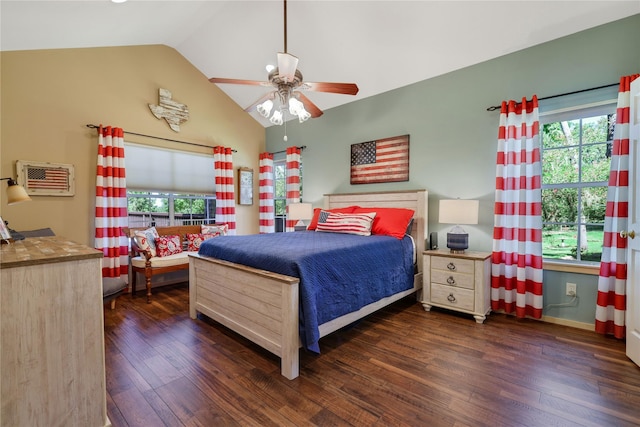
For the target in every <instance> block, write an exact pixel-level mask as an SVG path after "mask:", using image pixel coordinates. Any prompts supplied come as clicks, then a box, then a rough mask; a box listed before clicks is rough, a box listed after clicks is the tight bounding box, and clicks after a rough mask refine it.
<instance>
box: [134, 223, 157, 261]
mask: <svg viewBox="0 0 640 427" xmlns="http://www.w3.org/2000/svg"><path fill="white" fill-rule="evenodd" d="M158 237H160V235H159V234H158V230H156V228H155V227H150V228H147V229H146V230H143V231H136V232H135V233H134V235H133V239H134V240H135V241H136V245H138V247H139V248H140V249H142V250H143V251H149V252H151V256H156V239H157V238H158Z"/></svg>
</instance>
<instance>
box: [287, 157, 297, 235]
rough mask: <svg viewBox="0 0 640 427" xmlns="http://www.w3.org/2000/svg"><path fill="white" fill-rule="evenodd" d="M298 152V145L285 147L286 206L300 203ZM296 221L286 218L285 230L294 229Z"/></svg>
mask: <svg viewBox="0 0 640 427" xmlns="http://www.w3.org/2000/svg"><path fill="white" fill-rule="evenodd" d="M300 153H301V150H300V148H299V147H289V148H287V158H286V162H287V166H286V169H287V206H289V205H290V204H291V203H300V158H301V156H300ZM296 222H297V221H296V220H289V219H287V225H286V230H285V231H295V225H296Z"/></svg>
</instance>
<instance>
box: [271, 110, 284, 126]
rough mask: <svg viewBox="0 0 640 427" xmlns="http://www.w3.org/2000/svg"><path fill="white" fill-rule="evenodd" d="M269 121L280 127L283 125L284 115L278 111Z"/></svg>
mask: <svg viewBox="0 0 640 427" xmlns="http://www.w3.org/2000/svg"><path fill="white" fill-rule="evenodd" d="M269 121H270V122H271V123H273V124H274V125H278V126H280V125H281V124H282V123H283V120H282V113H281V112H280V111H278V110H276V111H274V112H273V116H271V118H270V119H269Z"/></svg>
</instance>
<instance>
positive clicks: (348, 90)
mask: <svg viewBox="0 0 640 427" xmlns="http://www.w3.org/2000/svg"><path fill="white" fill-rule="evenodd" d="M299 89H306V90H312V91H314V92H330V93H341V94H343V95H355V94H357V93H358V90H359V89H358V85H357V84H355V83H328V82H316V83H312V82H304V83H302V85H300V87H299Z"/></svg>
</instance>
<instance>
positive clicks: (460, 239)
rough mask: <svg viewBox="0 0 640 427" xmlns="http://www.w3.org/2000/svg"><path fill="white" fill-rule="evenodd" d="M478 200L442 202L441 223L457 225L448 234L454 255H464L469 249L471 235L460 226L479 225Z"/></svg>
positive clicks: (448, 245) (448, 240)
mask: <svg viewBox="0 0 640 427" xmlns="http://www.w3.org/2000/svg"><path fill="white" fill-rule="evenodd" d="M479 205H480V203H479V201H478V200H460V199H455V200H440V210H439V222H440V223H441V224H455V226H454V227H453V228H452V229H451V231H449V232H448V233H447V247H448V248H449V249H450V250H451V253H453V254H463V253H464V251H465V249H467V248H469V235H468V234H467V232H466V231H465V230H464V229H463V228H462V227H460V224H477V223H478V207H479Z"/></svg>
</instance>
